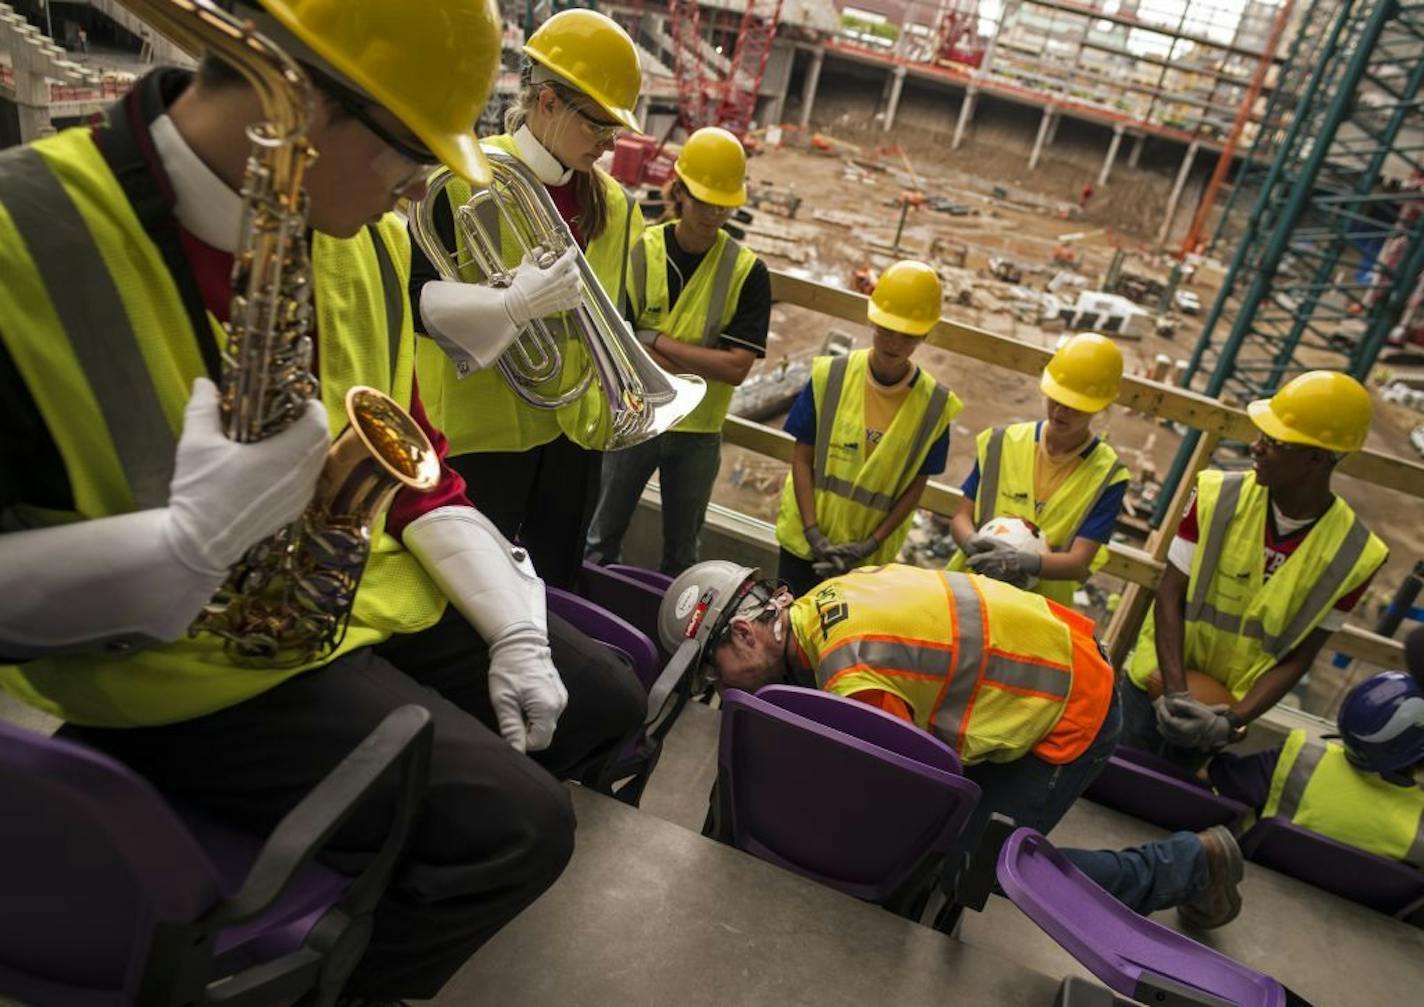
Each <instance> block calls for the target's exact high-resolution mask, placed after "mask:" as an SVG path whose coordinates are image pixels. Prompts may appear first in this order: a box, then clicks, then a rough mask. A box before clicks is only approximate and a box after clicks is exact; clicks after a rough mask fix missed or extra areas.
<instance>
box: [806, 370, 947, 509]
mask: <svg viewBox="0 0 1424 1007" xmlns="http://www.w3.org/2000/svg"><path fill="white" fill-rule="evenodd" d="M849 366H850V358H849V357H836V358H835V359H834V360H832V361H831V373H830V374H829V375H828V376H827V378H826V393H825V394H826V400H825V401H824V402H822V403H820V405H819V406H817V409H818V410H819V413H818V415H817V417H816V459H815V465H814V467H813V468H812V470H811V477H812V479H811V482H812V485H813V486H814V487H815V488H816V489H818V490H824V491H825V492H827V493H834V494H835V495H836V496H838V497H843V498H845V499H846V500H849V501H851V502H852V503H858V504H860V505H861V506H862V507H869V508H870V509H871V510H877V511H880V512H881V513H886V512H888V511H889V510H890V508H892V507H894V506H895V500H896V497H894V496H892V495H891V494H889V493H877V492H875V491H873V490H871V489H868V488H866V487H865V486H857V485H856V484H855V483H853V482H850V481H849V480H847V479H842V478H840V477H839V476H832V475H827V474H826V460H827V458H828V456H829V454H830V450H831V434H832V433H833V432H834V431H835V425H836V412H837V410H839V409H840V405H841V393H842V391H843V390H844V389H845V375H846V369H847V368H848V367H849ZM921 373H922V374H923V373H924V372H923V371H921ZM948 401H949V390H948V389H946V388H944V387H943V386H940V385H936V386H935V391H934V394H932V395H931V396H930V405H929V408H928V409H927V410H926V411H925V415H924V417H923V419H921V420H920V427H919V429H918V430H917V431H916V432H915V441H914V449H913V450H912V451H911V452H910V455H909V457H908V458H907V459H906V462H905V466H906V472H905V474H906V475H910V474H911V473H913V471H914V469H915V468H917V467H918V463H917V459H918V458H919V454H920V452H921V451H923V450H924V448H925V442H926V441H927V440H928V439H929V437H930V435H932V434H933V433H934V428H935V425H936V423H937V422H938V420H939V414H940V413H942V412H943V411H944V406H945V403H946V402H948ZM906 481H907V480H906V479H904V478H902V479H901V484H902V485H903V484H904V483H905V482H906Z"/></svg>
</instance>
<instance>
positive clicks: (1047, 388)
mask: <svg viewBox="0 0 1424 1007" xmlns="http://www.w3.org/2000/svg"><path fill="white" fill-rule="evenodd" d="M1038 387H1039V390H1040V391H1042V392H1043V394H1044V395H1047V396H1048V397H1049V398H1050V399H1052V400H1053V401H1054V402H1057V403H1058V404H1059V405H1063V406H1067V407H1068V408H1069V409H1076V410H1078V412H1080V413H1100V412H1102V411H1103V410H1104V409H1106V408H1107V407H1108V406H1110V405H1112V404H1113V400H1112V399H1102V398H1094V397H1093V396H1091V395H1084V394H1083V393H1082V392H1078V391H1074V390H1073V389H1072V388H1069V387H1067V386H1066V385H1063V384H1060V383H1059V382H1058V380H1057V379H1056V378H1055V377H1054V376H1053V375H1052V374H1049V373H1048V371H1047V370H1045V371H1044V372H1043V377H1042V378H1040V379H1039V382H1038Z"/></svg>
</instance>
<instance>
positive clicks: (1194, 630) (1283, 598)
mask: <svg viewBox="0 0 1424 1007" xmlns="http://www.w3.org/2000/svg"><path fill="white" fill-rule="evenodd" d="M1248 411H1249V413H1250V416H1251V420H1252V422H1253V423H1255V425H1256V427H1257V429H1258V430H1259V431H1260V435H1259V436H1258V437H1257V438H1256V441H1255V443H1254V444H1252V445H1251V458H1252V461H1253V462H1254V464H1253V466H1252V469H1251V471H1249V472H1236V473H1227V472H1221V471H1218V470H1208V471H1205V472H1202V473H1201V474H1200V475H1198V476H1197V485H1196V494H1195V496H1194V498H1193V499H1192V502H1191V503H1190V505H1189V506H1188V509H1187V514H1186V517H1185V518H1183V520H1182V523H1181V525H1180V527H1179V528H1178V529H1177V535H1176V538H1174V539H1173V541H1172V545H1171V549H1170V552H1169V553H1168V557H1167V558H1168V564H1167V569H1166V571H1165V572H1164V573H1163V575H1162V583H1161V585H1160V586H1159V587H1158V589H1157V599H1156V603H1155V605H1154V606H1153V612H1152V617H1151V619H1150V620H1149V622H1148V625H1147V626H1146V628H1145V629H1144V631H1143V633H1142V636H1141V638H1140V639H1139V640H1138V643H1137V648H1136V650H1135V651H1134V652H1133V654H1132V656H1131V657H1130V658H1129V660H1128V665H1127V674H1128V677H1129V679H1130V684H1125V685H1124V689H1123V743H1124V744H1127V745H1131V746H1132V747H1134V748H1140V749H1144V750H1147V751H1151V752H1156V753H1157V754H1160V755H1165V756H1167V757H1168V758H1171V759H1173V760H1175V761H1178V762H1180V763H1182V764H1184V765H1198V764H1200V763H1201V762H1202V761H1204V759H1205V757H1206V754H1207V753H1209V752H1212V751H1214V750H1216V749H1218V748H1221V747H1223V746H1225V745H1227V744H1229V743H1230V742H1232V741H1234V740H1237V739H1239V738H1240V737H1243V736H1244V732H1245V727H1246V725H1247V724H1248V723H1250V722H1251V721H1252V720H1255V719H1256V718H1257V717H1259V716H1260V715H1261V714H1262V713H1264V712H1266V711H1267V710H1269V709H1270V708H1271V707H1272V706H1274V705H1275V704H1276V703H1277V702H1278V701H1279V700H1280V699H1281V697H1282V696H1284V695H1285V694H1286V693H1287V692H1289V691H1290V690H1291V688H1292V687H1294V686H1295V684H1296V683H1297V682H1298V681H1299V680H1300V678H1301V676H1302V675H1304V674H1305V673H1306V671H1307V670H1309V668H1310V665H1311V662H1313V661H1314V660H1315V655H1316V654H1317V653H1319V651H1320V648H1321V646H1322V645H1324V643H1325V641H1326V639H1327V638H1328V637H1329V636H1330V634H1331V633H1333V632H1334V631H1335V630H1337V629H1339V628H1340V627H1341V626H1342V625H1344V622H1345V616H1346V615H1347V614H1348V613H1349V612H1350V610H1351V609H1352V608H1354V606H1355V603H1356V602H1357V601H1358V600H1359V598H1360V595H1361V594H1363V593H1364V591H1365V588H1366V586H1367V585H1368V584H1369V582H1370V578H1372V577H1373V576H1374V574H1375V571H1376V570H1378V569H1379V568H1380V565H1381V564H1383V563H1384V561H1385V558H1386V557H1387V556H1388V554H1389V550H1388V549H1387V548H1386V547H1385V544H1384V543H1383V542H1381V541H1380V540H1379V539H1378V538H1376V537H1375V536H1374V535H1373V534H1372V533H1371V532H1370V530H1369V529H1368V528H1366V527H1365V524H1364V522H1363V521H1361V520H1360V519H1359V517H1358V516H1357V515H1356V514H1355V512H1354V511H1353V510H1351V509H1350V505H1349V504H1347V503H1346V502H1345V501H1344V500H1342V499H1341V498H1340V497H1338V496H1336V495H1335V494H1333V493H1332V492H1331V490H1330V477H1331V474H1332V473H1333V472H1334V471H1335V465H1336V464H1337V463H1338V462H1339V461H1340V459H1341V458H1343V457H1344V456H1345V455H1346V454H1347V453H1349V452H1351V451H1358V450H1359V449H1360V448H1361V447H1363V446H1364V443H1365V437H1366V435H1367V434H1368V433H1369V428H1370V412H1371V407H1370V397H1369V393H1368V392H1366V391H1365V389H1364V387H1363V386H1362V385H1361V384H1360V383H1359V382H1358V381H1356V380H1355V379H1354V378H1351V377H1349V376H1348V375H1345V374H1339V373H1336V372H1334V371H1311V372H1309V373H1307V374H1302V375H1300V376H1299V377H1297V378H1295V379H1293V380H1291V381H1290V382H1289V383H1287V384H1286V385H1285V386H1284V387H1283V388H1281V390H1280V391H1278V392H1277V393H1276V394H1275V395H1274V396H1272V397H1271V398H1270V399H1260V400H1257V401H1255V402H1252V403H1251V404H1250V406H1249V409H1248ZM1154 672H1158V673H1160V679H1161V683H1162V684H1161V688H1162V689H1163V690H1164V695H1163V696H1161V697H1159V698H1158V699H1157V701H1156V702H1155V708H1154V703H1153V701H1152V700H1150V699H1149V697H1148V695H1147V693H1146V691H1144V690H1145V689H1146V688H1147V687H1148V680H1149V678H1152V677H1153V673H1154ZM1189 672H1190V673H1195V674H1199V675H1203V676H1206V677H1208V678H1209V679H1211V680H1213V681H1214V682H1215V683H1217V684H1218V685H1219V686H1221V687H1224V689H1225V690H1226V691H1227V692H1229V693H1230V696H1231V702H1230V703H1219V704H1211V705H1208V704H1206V703H1203V702H1201V701H1199V700H1197V699H1193V698H1192V695H1191V693H1190V692H1189V691H1188V684H1189V683H1188V678H1187V676H1188V673H1189Z"/></svg>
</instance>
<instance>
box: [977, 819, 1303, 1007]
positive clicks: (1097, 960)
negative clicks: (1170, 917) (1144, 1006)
mask: <svg viewBox="0 0 1424 1007" xmlns="http://www.w3.org/2000/svg"><path fill="white" fill-rule="evenodd" d="M998 877H999V884H1000V885H1001V886H1002V887H1003V889H1004V893H1005V894H1006V895H1008V897H1009V899H1010V900H1011V901H1012V902H1013V903H1014V905H1016V906H1018V907H1019V909H1021V910H1022V911H1023V913H1024V915H1026V916H1027V917H1028V918H1029V919H1031V920H1033V922H1034V923H1036V924H1037V925H1038V927H1039V928H1040V929H1041V930H1043V932H1044V933H1046V934H1048V936H1050V937H1052V938H1053V939H1054V940H1055V941H1057V942H1058V944H1059V946H1061V947H1062V948H1063V950H1065V951H1067V952H1068V953H1069V954H1070V955H1072V956H1073V957H1074V958H1075V959H1076V960H1077V961H1078V962H1079V963H1080V964H1081V965H1083V966H1084V967H1085V968H1087V969H1088V971H1089V972H1091V973H1093V975H1095V976H1097V977H1098V979H1100V980H1101V981H1102V982H1104V983H1105V984H1107V985H1108V986H1110V987H1111V988H1112V989H1114V990H1116V991H1117V992H1119V993H1121V994H1123V995H1124V996H1127V997H1132V998H1133V999H1137V1000H1140V1001H1141V1002H1143V1003H1151V1002H1154V1001H1153V999H1152V997H1151V996H1150V995H1147V996H1144V995H1143V994H1144V987H1145V986H1148V985H1150V984H1152V983H1153V982H1154V981H1155V977H1161V978H1164V979H1167V980H1169V981H1171V982H1174V983H1177V984H1180V985H1182V986H1186V987H1189V988H1191V989H1193V990H1196V991H1199V992H1201V993H1206V994H1209V995H1211V996H1215V997H1219V998H1221V999H1223V1000H1225V1001H1227V1002H1228V1003H1232V1004H1238V1005H1240V1007H1284V1004H1285V1003H1286V993H1285V988H1284V987H1283V986H1281V984H1280V983H1279V982H1277V981H1276V980H1275V979H1272V978H1271V977H1270V976H1267V975H1263V974H1262V973H1260V972H1257V971H1255V970H1254V969H1249V968H1247V967H1246V966H1245V965H1242V964H1240V963H1239V962H1236V961H1233V960H1232V959H1230V958H1227V957H1226V956H1225V955H1223V954H1221V953H1219V952H1217V951H1213V950H1212V949H1211V948H1208V947H1206V946H1204V945H1202V944H1198V943H1197V942H1196V941H1194V940H1192V939H1191V938H1189V937H1186V936H1184V935H1182V934H1179V933H1177V931H1175V930H1172V929H1170V928H1168V927H1164V926H1162V925H1161V924H1160V923H1154V922H1153V921H1152V920H1150V919H1148V918H1147V917H1145V916H1139V915H1138V914H1137V913H1135V912H1133V911H1132V910H1131V909H1129V908H1127V906H1125V905H1123V904H1122V903H1121V902H1119V901H1118V900H1117V899H1115V898H1113V897H1112V896H1111V895H1109V894H1108V893H1107V892H1105V891H1103V889H1101V888H1099V887H1098V886H1097V885H1095V884H1094V883H1093V882H1092V881H1090V880H1088V878H1087V876H1086V875H1084V874H1083V873H1081V872H1080V871H1079V870H1078V869H1077V868H1076V867H1074V866H1073V865H1072V864H1071V863H1069V862H1068V860H1067V859H1066V858H1065V857H1064V856H1063V855H1062V854H1061V853H1059V852H1058V850H1056V849H1055V848H1054V847H1053V845H1052V844H1051V843H1049V842H1048V840H1047V839H1045V838H1043V836H1041V835H1039V834H1038V833H1037V832H1035V831H1034V830H1033V829H1016V830H1015V831H1014V833H1013V835H1011V836H1010V837H1009V839H1008V842H1006V843H1005V844H1004V846H1003V848H1002V849H1001V850H1000V851H999V863H998Z"/></svg>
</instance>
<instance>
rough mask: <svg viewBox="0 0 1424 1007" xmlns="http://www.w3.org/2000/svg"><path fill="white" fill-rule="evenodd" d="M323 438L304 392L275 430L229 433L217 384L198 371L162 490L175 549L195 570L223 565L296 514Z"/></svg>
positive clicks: (316, 407) (322, 425)
mask: <svg viewBox="0 0 1424 1007" xmlns="http://www.w3.org/2000/svg"><path fill="white" fill-rule="evenodd" d="M329 442H330V434H329V432H328V430H327V425H326V409H325V407H324V406H322V404H321V400H320V399H312V400H310V401H309V402H308V403H307V404H306V410H305V411H304V412H303V413H302V414H301V416H300V417H299V418H298V419H297V421H296V422H295V423H293V424H292V425H291V426H289V427H288V428H287V429H286V430H283V431H282V432H281V433H279V434H277V435H276V436H275V437H268V438H267V439H266V440H261V441H254V442H252V443H251V444H239V443H238V442H237V441H230V440H228V439H227V437H226V436H225V435H224V434H223V431H222V419H221V417H220V415H219V413H218V390H217V386H216V385H214V384H213V383H212V382H211V381H209V380H208V379H207V378H198V379H197V380H196V381H194V382H193V395H192V397H191V398H190V399H189V400H188V407H187V409H186V410H185V411H184V413H183V434H182V436H181V437H180V438H179V439H178V454H177V456H176V458H175V459H174V463H173V482H172V483H171V484H170V488H169V493H168V511H169V514H170V516H171V518H172V544H173V549H174V552H176V553H177V554H178V557H179V558H180V559H181V560H183V562H185V563H187V564H188V565H189V566H190V567H192V568H193V569H194V570H199V571H206V572H212V571H225V570H226V569H227V568H228V567H230V566H232V565H233V564H234V563H236V562H237V561H238V560H239V559H241V558H242V554H243V553H244V552H246V551H247V550H248V549H249V548H250V547H252V546H254V545H256V544H257V543H258V542H260V541H262V540H263V539H265V538H266V537H267V536H269V535H271V534H273V533H274V532H276V531H278V530H280V529H281V528H283V527H285V526H286V525H289V524H291V523H292V522H293V521H295V520H296V519H297V518H299V517H301V514H302V511H303V510H305V509H306V506H307V504H308V503H309V502H310V501H311V498H312V493H313V492H315V491H316V483H317V479H318V478H319V477H320V476H321V469H322V464H323V462H324V461H325V460H326V449H327V446H328V444H329Z"/></svg>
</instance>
